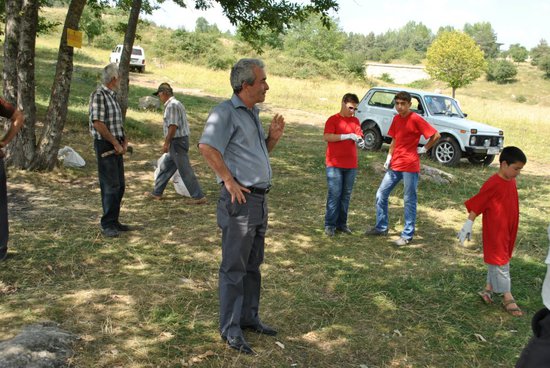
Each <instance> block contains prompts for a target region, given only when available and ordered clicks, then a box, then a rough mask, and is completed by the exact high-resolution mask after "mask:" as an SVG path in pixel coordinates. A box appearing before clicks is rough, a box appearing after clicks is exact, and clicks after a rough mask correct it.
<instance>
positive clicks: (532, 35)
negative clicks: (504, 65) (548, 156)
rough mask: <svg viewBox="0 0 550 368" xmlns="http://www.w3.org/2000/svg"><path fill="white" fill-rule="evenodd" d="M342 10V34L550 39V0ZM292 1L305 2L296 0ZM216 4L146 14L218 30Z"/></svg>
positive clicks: (367, 3)
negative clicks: (415, 28) (455, 33)
mask: <svg viewBox="0 0 550 368" xmlns="http://www.w3.org/2000/svg"><path fill="white" fill-rule="evenodd" d="M337 1H338V4H339V5H340V8H339V10H338V12H337V13H332V14H331V15H332V16H333V17H334V18H336V19H338V24H339V26H340V28H341V29H342V30H343V31H345V32H353V33H363V34H368V33H370V32H374V33H375V34H380V33H385V32H386V31H388V30H390V29H393V30H397V29H399V28H401V27H403V26H404V25H405V24H406V23H407V22H409V21H415V22H416V23H422V24H424V25H425V26H427V27H428V28H430V29H431V30H432V32H434V33H436V32H437V30H438V29H439V27H441V26H447V25H450V26H453V27H455V29H463V27H464V24H465V23H470V24H474V23H478V22H489V23H491V26H492V27H493V30H494V31H495V33H496V34H497V42H500V43H502V44H503V46H502V47H501V50H507V49H508V47H509V45H511V44H515V43H519V44H521V45H523V46H525V47H527V48H528V49H531V48H533V47H535V46H536V45H537V44H538V43H539V41H540V40H541V39H545V40H546V41H549V42H550V27H549V25H548V24H547V22H549V15H550V1H548V0H523V1H517V0H415V1H410V0H390V1H384V0H337ZM296 2H307V1H304V0H296ZM213 3H214V4H216V6H215V7H214V8H211V9H210V10H208V11H206V12H205V11H198V10H195V9H193V3H192V0H189V5H188V8H187V9H182V8H180V7H179V6H177V5H175V4H174V3H172V2H171V1H170V0H167V1H166V2H165V3H164V4H162V5H161V8H160V9H159V10H156V11H155V12H154V13H153V15H152V16H145V18H147V19H150V20H152V21H154V22H155V23H156V24H157V25H162V26H165V27H169V28H174V29H177V28H181V27H183V28H185V29H186V30H188V31H192V30H193V29H194V27H195V22H196V20H197V18H199V17H204V18H205V19H206V20H207V21H208V23H210V24H216V25H217V26H218V28H219V29H220V30H222V31H227V30H229V31H232V32H233V31H234V30H235V28H234V27H233V26H232V25H231V24H230V23H229V21H228V20H227V18H225V16H224V15H223V14H222V11H221V8H220V7H219V6H218V5H217V3H216V2H215V1H213Z"/></svg>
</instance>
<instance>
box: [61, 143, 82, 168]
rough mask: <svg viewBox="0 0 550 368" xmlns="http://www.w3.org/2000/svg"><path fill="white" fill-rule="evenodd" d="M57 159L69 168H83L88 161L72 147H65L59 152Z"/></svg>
mask: <svg viewBox="0 0 550 368" xmlns="http://www.w3.org/2000/svg"><path fill="white" fill-rule="evenodd" d="M57 159H58V160H59V161H63V165H64V166H67V167H83V166H84V165H86V161H84V159H83V158H82V157H81V156H80V155H79V154H78V153H77V152H76V151H75V150H74V149H72V148H71V147H69V146H65V147H63V148H60V149H59V151H57Z"/></svg>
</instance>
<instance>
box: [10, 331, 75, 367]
mask: <svg viewBox="0 0 550 368" xmlns="http://www.w3.org/2000/svg"><path fill="white" fill-rule="evenodd" d="M77 339H78V336H76V335H74V334H72V333H69V332H66V331H63V330H62V329H60V328H59V327H58V325H57V323H55V322H42V323H37V324H33V325H29V326H26V327H25V328H23V330H22V331H21V332H20V333H19V334H18V335H17V336H15V337H14V338H12V339H9V340H4V341H2V342H0V368H23V367H25V368H57V367H66V366H68V364H67V360H68V359H69V358H70V357H71V356H72V355H73V350H72V344H73V343H74V342H75V340H77Z"/></svg>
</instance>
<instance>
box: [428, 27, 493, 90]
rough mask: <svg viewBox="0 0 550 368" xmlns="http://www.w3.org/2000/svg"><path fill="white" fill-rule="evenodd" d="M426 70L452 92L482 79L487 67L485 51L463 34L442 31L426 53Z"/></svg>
mask: <svg viewBox="0 0 550 368" xmlns="http://www.w3.org/2000/svg"><path fill="white" fill-rule="evenodd" d="M426 58H427V64H426V71H427V72H428V74H429V75H430V76H431V77H432V78H434V79H437V80H440V81H442V82H446V83H448V85H449V87H451V88H452V90H453V97H454V96H455V91H456V89H457V88H460V87H464V86H466V85H468V84H470V83H471V82H473V81H474V80H476V79H477V78H479V77H480V76H481V73H482V72H483V71H484V70H485V68H486V62H485V60H484V58H483V51H481V49H480V48H479V46H478V45H477V44H476V43H475V41H474V40H473V39H472V38H471V37H470V36H468V35H467V34H465V33H462V32H456V31H453V32H443V33H441V34H440V35H439V36H438V37H437V38H436V39H435V41H434V42H433V43H432V45H431V46H430V48H428V52H427V54H426Z"/></svg>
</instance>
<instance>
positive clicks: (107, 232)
mask: <svg viewBox="0 0 550 368" xmlns="http://www.w3.org/2000/svg"><path fill="white" fill-rule="evenodd" d="M101 232H102V233H103V235H104V236H106V237H108V238H116V237H117V236H118V235H119V232H118V230H117V229H116V228H114V227H107V228H105V229H101Z"/></svg>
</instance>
